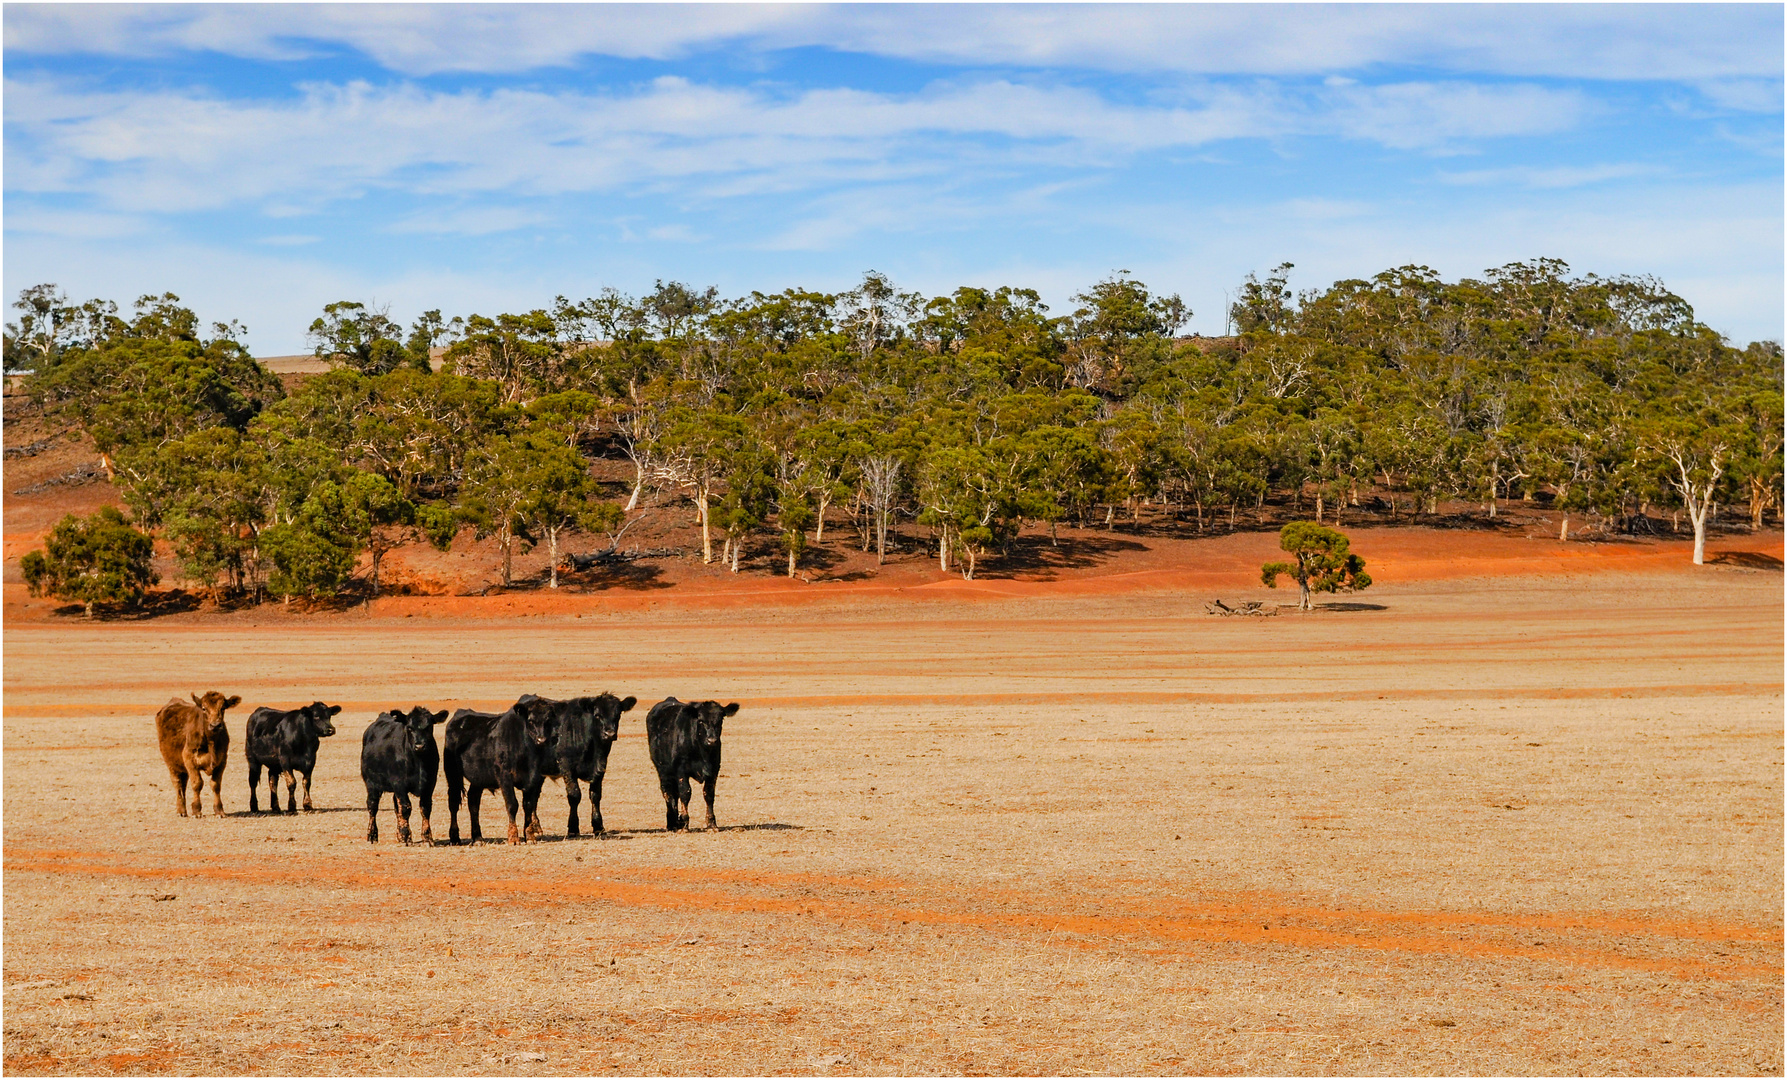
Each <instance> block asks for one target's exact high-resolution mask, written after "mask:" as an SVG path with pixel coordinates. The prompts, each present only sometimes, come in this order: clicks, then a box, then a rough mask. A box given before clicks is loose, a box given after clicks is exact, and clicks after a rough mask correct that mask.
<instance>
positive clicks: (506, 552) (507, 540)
mask: <svg viewBox="0 0 1787 1080" xmlns="http://www.w3.org/2000/svg"><path fill="white" fill-rule="evenodd" d="M500 535H501V540H500V541H499V544H500V546H501V547H502V549H503V588H505V589H506V588H508V587H509V570H510V567H511V566H513V565H514V560H513V558H512V555H513V552H514V547H515V538H514V537H513V536H512V535H510V533H509V527H508V526H507V525H504V526H503V531H502V533H501V534H500Z"/></svg>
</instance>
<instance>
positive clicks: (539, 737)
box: [509, 698, 552, 746]
mask: <svg viewBox="0 0 1787 1080" xmlns="http://www.w3.org/2000/svg"><path fill="white" fill-rule="evenodd" d="M509 711H510V712H512V713H514V714H515V715H516V716H519V717H520V718H521V725H522V728H523V729H524V730H526V731H527V739H528V741H529V742H531V743H533V744H534V745H535V746H545V745H546V738H547V736H548V735H550V734H552V731H551V730H550V729H551V726H552V709H551V707H550V706H548V705H547V704H546V702H545V701H543V700H541V699H539V698H535V699H534V700H532V701H517V702H516V703H515V704H513V705H511V706H509Z"/></svg>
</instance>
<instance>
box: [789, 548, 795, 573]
mask: <svg viewBox="0 0 1787 1080" xmlns="http://www.w3.org/2000/svg"><path fill="white" fill-rule="evenodd" d="M794 559H795V555H794V549H793V548H792V547H790V548H789V549H788V576H789V577H793V576H794Z"/></svg>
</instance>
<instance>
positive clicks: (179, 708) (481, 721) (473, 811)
mask: <svg viewBox="0 0 1787 1080" xmlns="http://www.w3.org/2000/svg"><path fill="white" fill-rule="evenodd" d="M241 702H242V699H241V698H240V697H224V696H223V695H222V694H220V693H218V692H217V691H215V690H212V691H210V692H208V693H206V694H205V695H204V696H203V697H201V696H199V695H198V694H194V695H192V702H191V704H188V703H187V702H184V701H181V700H180V699H179V698H175V699H174V700H172V701H170V702H168V703H167V704H166V705H163V706H162V707H161V711H160V712H158V713H156V714H155V731H156V735H157V736H158V737H159V739H160V742H161V756H162V760H164V761H165V762H167V766H168V775H169V776H170V777H171V778H172V779H173V781H174V797H175V803H174V805H175V808H176V809H178V810H179V811H180V816H181V817H185V816H186V812H187V811H186V784H187V781H188V780H190V781H191V782H192V814H193V816H195V817H197V816H200V815H201V813H202V810H201V802H200V796H201V795H202V794H203V786H204V781H205V780H207V779H208V780H209V781H210V783H211V803H212V810H213V812H214V813H217V814H222V813H223V791H222V787H221V786H220V785H221V783H222V780H223V770H224V765H225V764H226V761H227V758H228V756H229V749H230V732H229V728H228V726H227V725H226V724H225V723H224V712H225V711H226V710H228V709H231V708H233V707H235V706H236V705H239V704H241ZM637 703H638V702H637V699H635V698H631V697H627V698H617V697H615V696H614V695H613V694H598V695H596V696H594V697H578V698H570V699H568V700H564V701H557V700H554V699H552V698H543V697H537V696H535V695H533V694H524V695H522V697H521V698H520V700H518V701H516V702H515V704H513V705H511V706H509V707H508V708H507V709H505V710H504V711H502V712H500V713H491V712H477V711H475V710H472V709H460V710H458V711H457V712H455V713H453V714H452V716H451V717H449V716H448V715H447V713H446V712H445V711H444V710H443V711H441V712H433V711H431V710H429V709H428V708H427V707H426V706H422V705H418V706H416V707H415V708H413V709H410V710H408V711H407V712H406V711H404V710H401V709H391V710H389V711H387V712H382V713H380V714H379V715H378V716H377V717H376V718H375V719H374V720H373V721H372V723H371V724H368V725H367V727H366V734H365V735H364V736H363V737H362V739H361V740H360V778H361V779H362V780H364V781H365V782H366V839H367V840H368V841H370V842H374V843H376V842H377V841H378V808H379V803H380V802H382V801H383V800H384V797H385V796H386V795H387V794H389V795H390V796H391V801H392V805H393V809H394V811H395V813H396V817H397V836H398V838H399V839H400V840H402V841H403V842H404V843H405V844H408V843H410V842H411V838H410V800H411V799H414V800H415V801H416V803H417V804H418V805H419V806H420V807H421V810H422V835H421V842H422V843H425V844H430V843H433V842H434V834H433V832H432V830H431V829H430V828H429V815H430V813H431V812H432V810H433V808H434V785H435V781H436V779H437V778H438V776H439V774H440V772H441V770H442V767H443V766H445V770H446V774H447V805H448V807H449V811H450V815H451V817H450V826H449V830H448V838H449V840H450V841H451V842H452V843H455V844H457V843H460V842H461V841H460V836H459V804H460V802H461V801H462V800H463V801H464V802H465V805H466V812H467V816H468V817H469V818H470V820H471V839H472V840H473V841H477V840H481V839H483V838H484V833H483V830H482V829H481V828H480V827H479V824H478V805H479V802H480V801H481V800H482V798H483V795H484V793H485V792H487V791H501V792H502V793H503V804H504V806H505V808H506V809H507V810H508V813H509V843H511V844H518V843H524V842H526V841H528V840H537V839H539V837H540V818H539V814H538V813H537V810H538V807H539V802H540V789H541V787H542V786H543V785H544V784H545V782H546V781H547V780H548V779H556V780H559V781H561V782H562V783H563V784H564V786H565V798H566V800H567V801H568V803H569V804H570V816H569V818H568V819H567V822H566V825H565V834H566V835H567V836H576V835H578V824H577V812H578V806H579V804H580V803H581V802H582V801H583V792H582V790H581V789H582V785H584V784H588V785H589V802H590V809H589V827H590V831H591V832H592V833H597V834H599V833H601V832H602V778H603V776H604V775H606V774H607V772H608V751H609V748H610V747H612V746H613V745H614V740H615V739H616V738H617V737H618V736H619V734H620V718H621V714H622V713H624V712H627V711H629V710H631V709H632V708H633V706H634V705H636V704H637ZM737 711H738V705H737V703H733V704H730V705H721V704H720V703H719V702H717V701H696V702H688V701H678V700H677V699H676V698H674V697H670V698H665V699H664V700H663V701H660V702H658V703H657V704H656V705H653V706H652V707H651V710H650V711H649V712H647V713H646V716H645V735H646V744H647V747H648V749H649V750H650V753H651V761H652V765H653V767H654V768H656V769H657V772H658V787H659V790H661V791H662V792H663V795H664V824H665V828H667V829H670V830H672V831H675V830H678V829H686V828H688V827H689V796H690V782H691V781H697V780H698V781H700V782H701V786H702V795H703V797H704V798H705V800H706V802H707V827H708V828H710V829H711V828H714V827H715V824H716V823H715V821H714V781H715V780H716V779H718V777H719V775H720V730H721V726H722V725H723V724H724V722H725V720H726V717H728V716H731V715H732V714H733V713H736V712H737ZM340 712H341V706H339V705H325V704H324V703H322V702H320V701H317V702H312V703H311V704H309V705H306V706H304V707H303V708H301V709H288V710H283V711H282V710H279V709H269V708H265V707H263V708H259V709H256V710H255V711H254V712H253V713H251V714H249V717H248V731H247V735H246V737H245V738H244V739H243V754H244V756H246V757H247V759H248V809H249V810H250V811H251V812H255V813H258V812H260V802H259V798H258V793H257V790H256V789H257V788H258V787H259V786H260V779H261V770H262V769H263V768H264V769H266V770H267V802H268V807H267V809H268V812H270V813H278V812H279V789H278V781H279V779H280V778H281V777H283V778H284V779H285V787H286V808H285V809H286V812H287V813H297V811H298V797H297V788H298V783H299V781H300V780H302V781H303V784H304V809H306V810H309V809H311V808H312V807H311V802H310V774H311V772H312V771H313V770H314V769H315V768H316V754H317V747H318V745H319V743H320V742H321V740H323V739H325V738H328V737H329V736H331V735H333V734H335V722H334V717H335V716H336V714H338V713H340ZM443 723H444V724H446V725H447V726H446V728H445V730H444V731H443V732H442V740H441V742H439V743H437V742H436V741H435V737H434V729H435V728H436V727H437V726H438V725H440V724H443ZM517 811H519V812H520V813H521V826H520V828H517V827H516V813H517Z"/></svg>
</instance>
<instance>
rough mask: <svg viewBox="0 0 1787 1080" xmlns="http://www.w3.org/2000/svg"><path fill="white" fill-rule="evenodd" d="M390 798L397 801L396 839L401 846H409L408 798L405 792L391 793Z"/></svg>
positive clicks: (407, 793)
mask: <svg viewBox="0 0 1787 1080" xmlns="http://www.w3.org/2000/svg"><path fill="white" fill-rule="evenodd" d="M391 797H392V798H394V799H396V800H397V839H399V840H402V841H403V845H404V846H405V847H408V846H409V844H410V796H409V792H407V791H393V792H392V793H391Z"/></svg>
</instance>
